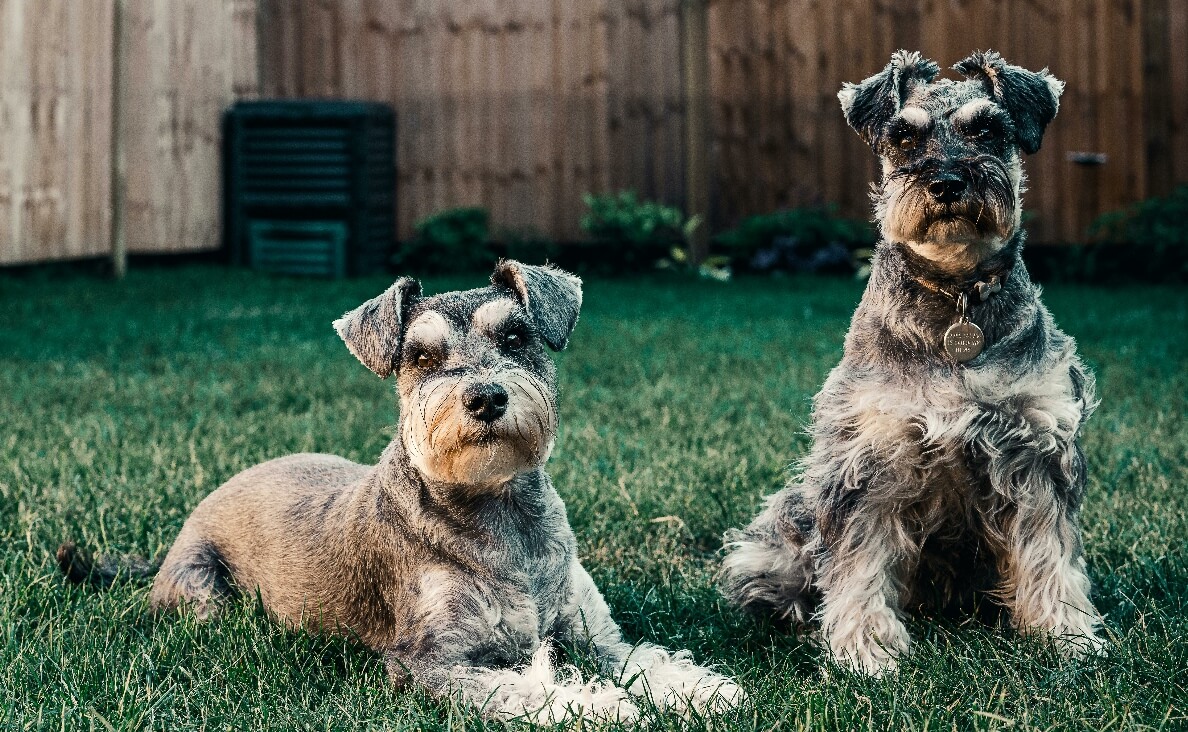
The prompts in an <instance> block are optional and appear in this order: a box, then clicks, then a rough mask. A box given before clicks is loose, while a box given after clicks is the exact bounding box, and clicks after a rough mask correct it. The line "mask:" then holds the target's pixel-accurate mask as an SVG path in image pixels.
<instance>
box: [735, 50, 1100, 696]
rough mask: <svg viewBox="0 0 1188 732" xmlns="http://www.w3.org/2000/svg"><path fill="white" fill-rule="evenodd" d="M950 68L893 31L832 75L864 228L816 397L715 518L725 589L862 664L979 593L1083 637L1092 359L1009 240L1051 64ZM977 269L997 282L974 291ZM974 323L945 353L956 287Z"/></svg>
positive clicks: (969, 63) (1065, 643) (1046, 112)
mask: <svg viewBox="0 0 1188 732" xmlns="http://www.w3.org/2000/svg"><path fill="white" fill-rule="evenodd" d="M955 68H956V69H957V70H958V71H960V72H962V73H963V74H965V75H966V76H967V77H968V78H967V79H966V80H964V81H959V82H954V81H949V80H941V81H936V80H935V78H936V76H937V74H938V71H939V70H938V68H937V66H936V64H935V63H933V62H932V61H928V60H926V59H922V58H921V57H920V56H919V54H916V53H906V52H903V51H901V52H899V53H897V54H896V55H895V56H894V57H893V58H892V60H891V63H890V64H889V65H888V66H887V68H886V69H884V70H883V71H882V72H881V73H879V74H877V75H875V76H873V77H871V78H869V79H867V80H865V81H863V82H862V83H861V84H857V85H852V84H847V85H846V86H845V88H844V89H843V90H842V92H841V94H839V97H840V99H841V102H842V108H843V111H844V112H845V115H846V119H847V121H848V122H849V123H850V124H851V126H853V127H854V129H855V130H856V131H858V132H859V134H861V135H862V137H863V139H865V140H866V141H867V142H868V143H869V144H870V145H871V146H872V148H873V149H874V150H875V152H876V153H877V154H878V155H879V156H880V158H881V159H882V162H883V171H884V175H883V180H882V182H881V184H880V185H878V186H876V188H875V190H874V193H873V197H874V200H875V206H876V213H877V220H878V223H879V225H880V228H881V231H882V241H880V243H879V244H878V247H877V251H876V255H875V259H874V264H873V268H872V272H871V277H870V281H869V283H868V285H867V288H866V292H865V293H864V295H863V297H862V301H861V303H860V304H859V306H858V309H857V311H856V312H855V313H854V317H853V321H852V322H851V325H850V330H849V333H848V334H847V336H846V341H845V350H844V354H843V356H842V360H841V363H840V364H839V365H838V366H837V367H836V368H835V369H834V370H833V372H832V373H831V374H830V375H829V378H828V379H827V381H826V382H825V385H824V387H823V388H822V389H821V391H820V393H819V394H817V396H816V398H815V400H814V408H813V421H812V427H811V434H812V438H813V446H812V449H811V452H810V453H809V455H808V456H807V457H806V458H804V460H803V461H802V463H801V465H800V468H799V471H798V475H797V476H796V477H795V478H794V479H793V480H792V481H791V482H790V483H789V485H788V486H787V487H785V488H784V489H783V490H781V491H780V492H778V493H776V494H775V495H773V496H771V497H769V498H768V499H767V500H766V505H765V507H764V509H763V510H762V512H761V513H760V514H759V516H758V517H757V518H756V519H755V520H754V521H753V522H752V523H751V524H750V525H749V526H748V527H747V528H745V529H742V530H733V531H730V532H728V533H727V535H726V544H727V549H728V554H727V556H726V559H725V561H724V564H723V567H722V573H721V578H722V587H723V590H724V592H725V594H726V596H727V597H728V598H729V599H730V600H731V601H733V602H734V603H736V604H737V605H739V606H741V607H744V608H746V609H748V610H753V611H761V612H766V613H772V614H775V615H777V616H781V617H785V618H788V619H791V620H792V621H794V622H799V623H803V622H806V621H808V620H810V619H813V618H815V619H817V620H819V621H820V624H821V630H822V634H823V636H824V639H825V640H826V642H827V643H828V646H829V649H830V651H831V653H832V656H833V657H834V658H835V659H836V660H837V661H839V662H842V663H845V664H847V665H849V666H850V667H852V668H854V669H857V670H860V671H863V672H866V673H871V674H879V673H882V672H884V671H887V670H889V669H892V668H894V666H895V664H896V661H897V659H898V658H899V657H900V656H901V655H902V654H904V653H906V652H907V651H908V649H909V642H910V639H909V637H908V633H907V630H906V628H905V626H904V623H903V615H904V612H905V611H907V610H908V609H910V608H913V607H917V606H921V605H928V606H932V607H940V608H945V609H954V608H968V607H969V606H970V604H971V600H972V599H973V598H974V596H975V595H976V594H978V593H984V594H986V595H987V596H988V597H989V598H990V599H992V600H994V601H996V602H997V603H1000V604H1001V605H1002V606H1004V607H1005V608H1006V610H1007V611H1009V613H1010V616H1011V618H1012V620H1013V622H1014V624H1015V625H1016V626H1017V627H1019V628H1020V629H1021V630H1025V631H1032V630H1035V631H1041V632H1044V633H1049V634H1051V635H1052V636H1053V637H1054V638H1056V639H1058V640H1059V641H1060V642H1061V647H1062V648H1063V649H1065V650H1067V651H1069V652H1070V653H1077V652H1082V651H1085V650H1089V649H1094V650H1096V649H1099V648H1100V646H1101V640H1100V639H1099V637H1098V636H1097V634H1096V628H1097V625H1098V616H1097V613H1096V611H1095V610H1094V608H1093V606H1092V604H1091V603H1090V601H1089V596H1088V593H1089V579H1088V577H1087V575H1086V573H1085V562H1084V559H1083V558H1082V552H1081V536H1080V530H1079V527H1078V524H1077V515H1078V511H1079V508H1080V505H1081V499H1082V494H1083V492H1084V483H1085V461H1084V458H1083V456H1082V454H1081V449H1080V447H1079V446H1078V444H1077V437H1078V433H1079V431H1080V428H1081V425H1082V424H1083V423H1084V422H1085V420H1086V419H1087V418H1088V417H1089V414H1090V413H1091V411H1092V410H1093V408H1094V406H1095V400H1094V392H1093V377H1092V375H1091V374H1089V373H1088V372H1087V371H1086V369H1085V367H1084V365H1083V364H1082V363H1081V360H1080V359H1079V358H1078V357H1077V355H1076V351H1075V347H1074V343H1073V340H1072V339H1071V338H1069V337H1068V336H1067V335H1065V334H1064V333H1062V332H1061V331H1060V330H1059V329H1058V328H1057V327H1056V325H1055V323H1054V322H1053V320H1052V316H1051V315H1050V314H1049V312H1048V310H1047V309H1046V308H1045V307H1044V305H1043V304H1042V303H1041V302H1040V291H1039V288H1038V287H1036V286H1035V285H1033V284H1032V283H1031V280H1030V279H1029V278H1028V275H1027V269H1026V267H1025V266H1024V264H1023V261H1022V258H1021V256H1020V252H1021V249H1022V246H1023V239H1024V234H1023V231H1022V230H1021V229H1020V228H1019V214H1020V211H1021V209H1022V203H1021V193H1022V191H1023V173H1022V168H1021V163H1020V152H1021V151H1022V152H1033V151H1034V150H1035V149H1037V148H1038V147H1039V139H1040V136H1041V135H1042V132H1043V129H1044V127H1045V126H1046V125H1047V124H1048V122H1049V121H1051V119H1052V117H1053V116H1054V115H1055V114H1056V109H1057V104H1058V100H1059V95H1060V92H1061V90H1062V89H1063V84H1061V83H1060V82H1058V81H1056V80H1055V79H1053V78H1052V77H1051V76H1049V75H1048V74H1047V72H1046V71H1044V72H1040V73H1033V72H1030V71H1027V70H1025V69H1021V68H1019V67H1017V66H1011V65H1008V64H1006V63H1005V62H1004V61H1003V60H1002V59H1001V57H999V56H998V55H997V54H994V53H979V54H974V55H973V56H971V57H970V58H968V59H966V60H964V61H962V62H961V63H959V64H958V65H957V66H956V67H955ZM991 274H996V275H999V276H1000V278H1002V279H1003V284H1002V289H1001V290H1000V291H998V292H997V293H995V294H988V296H987V297H986V299H985V300H983V299H982V298H981V296H980V292H979V290H978V288H977V287H976V285H977V283H979V282H986V281H988V280H989V279H990V275H991ZM961 293H966V294H967V295H968V296H969V298H970V303H971V305H970V309H969V318H970V320H971V321H972V322H973V323H975V324H977V325H978V326H980V327H981V329H982V330H983V331H984V332H985V339H986V347H985V350H984V351H983V352H982V353H981V354H980V355H979V356H978V357H977V358H975V359H973V360H972V361H969V362H968V363H965V364H958V363H956V362H955V361H954V360H953V359H952V358H950V357H949V356H948V355H947V354H946V352H945V350H944V348H943V346H942V338H943V334H944V333H945V330H946V329H947V328H948V327H949V326H950V325H952V324H953V323H954V322H956V320H957V313H956V305H955V303H956V298H957V297H958V296H959V295H960V294H961Z"/></svg>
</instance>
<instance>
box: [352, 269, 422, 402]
mask: <svg viewBox="0 0 1188 732" xmlns="http://www.w3.org/2000/svg"><path fill="white" fill-rule="evenodd" d="M420 295H421V283H419V282H417V281H416V280H414V279H412V278H411V277H401V278H400V279H398V280H396V283H395V284H394V285H392V286H391V287H389V288H388V289H387V290H385V291H384V293H383V294H382V295H380V296H379V297H373V298H372V299H370V300H368V301H367V302H365V303H363V304H362V305H360V306H359V307H357V308H355V309H354V310H352V311H350V312H349V313H346V314H345V315H343V316H342V317H341V318H339V319H338V320H336V321H334V330H336V331H338V336H339V337H340V338H342V340H343V342H344V343H346V346H347V348H349V349H350V350H351V353H353V354H355V358H357V359H359V361H360V362H362V364H363V365H364V366H366V367H367V368H369V369H371V370H372V371H373V372H375V375H376V376H378V377H380V378H381V379H386V378H388V376H390V375H391V374H392V371H393V370H394V369H395V367H396V363H397V359H398V358H399V357H400V338H401V335H402V333H403V332H404V313H405V312H406V311H407V310H408V305H409V303H410V302H411V301H412V300H413V299H415V298H417V297H420Z"/></svg>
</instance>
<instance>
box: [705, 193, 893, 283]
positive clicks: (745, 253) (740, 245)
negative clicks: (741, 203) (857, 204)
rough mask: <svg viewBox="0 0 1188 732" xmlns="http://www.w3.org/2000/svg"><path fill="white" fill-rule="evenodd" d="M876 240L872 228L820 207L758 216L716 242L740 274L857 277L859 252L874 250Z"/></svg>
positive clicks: (720, 236)
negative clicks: (727, 253) (848, 275)
mask: <svg viewBox="0 0 1188 732" xmlns="http://www.w3.org/2000/svg"><path fill="white" fill-rule="evenodd" d="M875 239H876V236H875V232H874V229H873V228H872V227H871V226H870V224H868V223H867V222H865V221H859V220H856V219H846V218H841V217H838V216H837V215H836V214H835V213H834V210H833V208H832V207H828V208H826V207H816V208H793V209H787V210H784V211H776V212H775V213H770V214H761V215H759V216H752V217H750V218H749V219H746V220H745V221H743V222H742V223H741V224H739V226H738V227H737V228H735V229H731V230H730V231H727V232H724V233H722V234H719V235H718V236H717V237H715V239H714V242H715V243H716V244H718V245H719V246H721V247H722V248H723V249H725V250H726V251H727V252H729V254H730V256H731V258H732V259H733V260H734V263H735V266H736V267H737V268H740V269H746V270H750V271H752V272H775V271H787V272H820V273H844V274H851V273H853V272H854V271H855V270H856V269H857V267H858V266H859V265H858V261H857V259H856V257H855V252H858V251H860V250H864V249H869V248H870V247H872V246H874V243H875Z"/></svg>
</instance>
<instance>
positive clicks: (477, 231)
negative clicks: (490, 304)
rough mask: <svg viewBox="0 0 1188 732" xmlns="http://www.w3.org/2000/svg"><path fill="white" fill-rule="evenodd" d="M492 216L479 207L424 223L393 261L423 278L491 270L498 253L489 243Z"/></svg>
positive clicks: (456, 210) (443, 214)
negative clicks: (431, 275)
mask: <svg viewBox="0 0 1188 732" xmlns="http://www.w3.org/2000/svg"><path fill="white" fill-rule="evenodd" d="M489 221H490V214H489V213H488V212H487V209H485V208H480V207H477V206H475V207H468V208H452V209H448V210H446V211H440V212H438V213H435V214H433V215H431V216H427V217H426V218H424V219H421V220H420V221H418V222H417V224H416V232H417V233H416V236H415V237H414V238H413V239H412V240H410V241H407V242H404V243H403V244H401V246H400V248H399V249H398V251H397V252H396V255H395V256H394V257H393V258H392V262H393V264H395V265H396V266H397V267H398V268H399V269H402V270H411V271H415V272H420V273H424V274H446V273H451V272H474V271H478V270H483V269H489V268H491V267H492V266H493V265H494V263H495V259H496V256H495V253H494V251H493V250H492V248H491V245H490V243H489V242H488V240H487V225H488V223H489Z"/></svg>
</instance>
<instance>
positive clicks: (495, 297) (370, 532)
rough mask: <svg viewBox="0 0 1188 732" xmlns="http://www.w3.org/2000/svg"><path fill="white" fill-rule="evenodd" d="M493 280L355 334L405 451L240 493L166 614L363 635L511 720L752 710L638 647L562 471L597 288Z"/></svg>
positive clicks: (370, 317)
mask: <svg viewBox="0 0 1188 732" xmlns="http://www.w3.org/2000/svg"><path fill="white" fill-rule="evenodd" d="M491 282H492V284H491V286H490V287H485V288H482V289H476V290H469V291H465V292H448V293H444V294H441V295H437V296H435V297H428V298H426V297H421V289H420V286H419V285H418V284H417V283H416V282H415V281H413V280H411V279H408V278H403V279H400V280H399V281H397V282H396V283H395V284H394V285H393V286H392V287H391V288H389V289H388V290H387V291H386V292H384V293H383V294H382V295H380V296H379V297H377V298H375V299H373V300H370V301H368V302H366V303H364V304H363V305H361V306H360V307H359V308H357V309H355V310H353V311H351V312H349V313H347V314H346V315H344V316H343V317H342V319H340V320H338V321H336V322H335V324H334V325H335V328H336V329H337V331H338V334H339V335H340V336H341V337H342V339H343V341H345V342H346V345H347V347H348V348H349V349H350V350H351V352H352V353H353V354H354V355H355V356H356V357H358V359H359V360H360V361H362V362H363V365H365V366H366V367H367V368H369V369H371V370H372V371H373V372H375V373H376V375H378V376H380V377H381V378H386V377H388V376H389V375H392V374H395V375H396V377H397V386H398V391H399V395H400V407H401V408H400V423H399V435H398V437H397V438H396V439H394V440H393V441H392V443H391V444H390V445H389V446H388V447H387V449H386V450H385V451H384V454H383V456H382V457H381V459H380V461H379V464H378V465H376V466H374V467H366V466H363V465H357V464H355V463H352V462H350V461H348V460H345V459H343V458H340V457H335V456H332V455H311V454H305V455H291V456H289V457H284V458H279V459H277V460H272V461H269V462H266V463H263V464H261V465H257V466H256V467H254V468H251V469H249V470H246V471H244V472H242V473H240V474H239V475H236V476H235V477H233V478H231V480H229V481H227V483H226V484H224V485H223V486H222V487H220V488H219V489H218V490H216V491H215V492H214V493H212V494H211V495H210V496H208V497H207V498H206V499H205V500H204V501H202V503H200V504H199V505H198V507H197V508H196V509H195V510H194V513H193V514H192V515H191V516H190V518H189V519H188V520H187V521H186V523H185V525H184V526H183V527H182V530H181V533H180V535H179V536H178V537H177V540H176V542H175V543H174V544H173V547H172V549H170V550H169V553H168V555H167V556H166V557H165V560H164V563H163V564H162V565H161V567H160V570H159V572H157V574H156V579H155V582H154V585H153V590H152V596H151V603H152V607H153V608H154V609H157V610H169V609H172V608H175V607H178V606H179V605H187V606H189V607H191V608H192V609H193V611H194V612H195V613H196V614H197V615H198V616H199V617H203V618H205V617H208V616H211V615H213V614H215V613H217V612H218V610H219V608H220V607H222V606H223V605H224V604H225V603H227V602H228V601H229V600H231V599H232V598H234V597H236V596H238V595H241V594H245V593H246V594H247V595H249V596H250V595H253V594H257V593H258V595H259V597H260V599H261V600H262V601H263V604H264V606H265V607H266V608H267V610H268V611H269V613H270V614H271V615H273V616H275V617H276V618H277V619H278V620H280V621H282V622H284V623H287V624H289V625H292V626H304V627H306V628H309V629H312V630H316V631H325V632H349V633H351V634H353V635H355V636H356V637H358V638H359V639H360V640H361V641H362V642H363V643H365V644H366V645H368V646H370V647H371V648H373V649H375V650H377V651H379V652H380V653H382V654H383V656H384V659H385V663H386V666H387V668H388V670H389V672H390V674H391V676H392V678H393V679H394V680H395V681H396V682H397V683H400V684H403V683H405V682H408V681H411V682H413V683H416V684H420V685H421V686H423V687H424V688H426V689H428V690H429V691H430V692H432V693H434V694H438V695H442V696H445V695H449V694H454V693H457V694H461V696H462V697H463V699H464V700H465V701H466V702H467V703H469V704H471V705H474V706H476V707H478V708H480V709H482V710H483V712H485V713H486V714H488V715H489V716H492V717H497V718H503V719H508V718H513V717H521V716H522V717H525V718H527V719H529V720H531V721H536V722H542V723H548V722H555V721H562V720H565V719H566V718H568V717H569V716H570V715H579V714H585V715H589V716H593V717H597V718H602V719H619V720H630V719H632V718H634V717H635V716H636V715H637V714H638V709H637V707H636V706H635V705H634V703H633V702H632V701H631V700H630V698H629V697H628V694H627V693H628V692H629V693H630V694H635V695H640V694H646V695H649V696H650V697H651V698H652V699H653V701H654V702H655V704H656V705H657V706H658V707H659V708H661V709H668V710H674V711H676V712H680V713H684V712H687V711H688V710H690V709H697V710H699V711H707V710H713V709H718V708H725V707H728V706H731V705H733V704H734V703H736V702H737V701H739V700H740V699H741V697H742V692H741V690H740V689H739V688H738V687H737V686H736V685H735V684H734V683H733V682H732V681H730V680H729V679H727V678H725V677H723V676H720V675H718V674H716V673H713V672H711V671H709V670H707V669H705V668H701V667H698V666H696V665H694V664H693V662H692V661H691V660H690V659H689V654H688V653H687V652H678V653H670V652H669V651H666V650H664V649H663V648H660V647H658V646H654V645H650V644H646V643H642V644H636V645H630V644H627V643H625V642H624V641H623V639H622V638H621V637H620V633H619V628H618V626H616V624H615V623H614V621H613V620H612V619H611V616H610V612H609V610H608V608H607V605H606V603H605V602H604V601H603V599H602V596H601V594H600V593H599V592H598V588H597V587H595V586H594V582H593V581H592V580H591V579H590V576H589V574H587V573H586V570H585V569H584V568H583V567H582V565H581V564H580V563H579V562H578V559H577V548H576V544H575V541H574V536H573V532H572V531H571V530H570V527H569V523H568V520H567V518H566V515H565V506H564V505H563V504H562V502H561V499H560V498H559V497H558V495H557V492H556V491H555V490H554V489H553V485H552V483H551V482H550V480H549V477H548V475H547V474H546V473H545V471H544V469H543V465H544V463H545V461H546V460H547V459H548V457H549V453H550V451H551V450H552V448H553V441H554V438H555V437H556V433H557V406H556V401H555V369H554V366H553V362H552V360H551V359H550V358H549V356H548V355H547V353H546V352H545V350H544V346H548V347H549V348H552V349H553V350H557V351H559V350H561V349H563V348H564V347H565V345H566V342H567V341H568V339H569V336H570V333H571V332H572V330H573V327H574V325H575V324H576V323H577V319H578V311H579V309H580V307H581V301H582V293H581V281H580V280H578V279H577V278H576V277H573V276H571V275H569V274H567V273H565V272H562V271H561V270H558V269H554V268H551V267H532V266H527V265H523V264H519V263H517V262H512V261H505V262H502V263H500V264H499V265H498V267H497V268H496V270H495V273H494V275H492V278H491ZM59 561H60V563H61V565H62V567H63V570H64V571H66V573H67V575H68V576H70V577H72V578H73V579H75V580H79V581H85V580H89V581H92V582H99V583H102V582H104V581H105V580H106V579H108V578H110V577H111V576H112V575H113V574H115V573H117V572H121V571H124V572H127V571H132V572H135V571H138V570H139V571H141V572H146V571H151V569H149V568H146V567H143V566H141V567H126V566H121V565H120V564H119V563H118V562H114V561H106V562H100V563H97V564H92V563H91V562H90V561H89V560H88V559H87V557H86V555H85V553H82V552H79V551H78V550H76V549H75V548H74V547H73V546H72V545H65V546H64V547H63V548H62V549H61V550H60V551H59ZM550 640H555V641H558V642H563V643H569V644H573V645H575V646H577V647H579V648H588V649H590V650H591V651H592V653H593V654H594V656H595V658H596V661H597V663H598V665H599V667H600V668H601V670H602V672H603V673H604V674H606V675H608V676H611V677H614V678H616V679H623V680H626V684H627V688H626V691H624V690H623V689H621V688H618V687H616V686H614V685H613V684H611V683H609V682H606V681H602V680H593V681H590V682H588V683H583V682H582V681H581V679H580V677H579V676H578V675H577V673H576V671H575V670H574V669H572V668H571V669H567V670H566V671H565V673H564V674H563V677H562V678H560V680H558V678H557V677H556V674H555V672H554V670H553V669H552V668H551V666H550V660H549V641H550ZM526 662H527V663H528V666H527V667H525V666H524V664H525V663H526Z"/></svg>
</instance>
